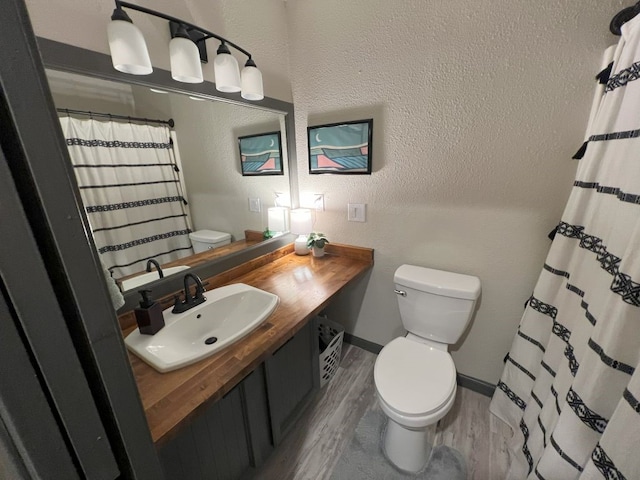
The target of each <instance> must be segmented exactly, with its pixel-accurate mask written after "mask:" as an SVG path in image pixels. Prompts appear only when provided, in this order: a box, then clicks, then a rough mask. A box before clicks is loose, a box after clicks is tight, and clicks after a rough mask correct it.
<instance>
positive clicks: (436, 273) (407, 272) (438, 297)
mask: <svg viewBox="0 0 640 480" xmlns="http://www.w3.org/2000/svg"><path fill="white" fill-rule="evenodd" d="M393 279H394V283H395V287H396V293H397V297H398V305H399V307H400V316H401V317H402V324H403V325H404V328H405V329H407V331H409V332H411V333H413V334H415V335H418V336H419V337H422V338H426V339H429V340H433V341H436V342H440V343H446V344H454V343H456V342H457V341H458V340H459V339H460V337H461V336H462V333H463V332H464V331H465V329H466V328H467V325H468V324H469V321H470V320H471V315H472V314H473V310H474V307H475V304H476V300H477V299H478V297H479V296H480V279H479V278H478V277H474V276H471V275H463V274H459V273H452V272H445V271H442V270H434V269H432V268H425V267H418V266H415V265H402V266H401V267H399V268H398V269H397V270H396V273H395V275H394V278H393Z"/></svg>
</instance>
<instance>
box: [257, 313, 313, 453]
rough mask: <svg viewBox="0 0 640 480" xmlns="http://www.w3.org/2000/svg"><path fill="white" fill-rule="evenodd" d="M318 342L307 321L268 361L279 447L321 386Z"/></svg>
mask: <svg viewBox="0 0 640 480" xmlns="http://www.w3.org/2000/svg"><path fill="white" fill-rule="evenodd" d="M317 352H318V340H317V336H316V335H315V328H314V322H313V321H311V322H308V323H307V324H306V325H305V326H304V327H303V328H302V330H300V331H299V332H298V333H297V334H296V335H295V336H294V337H293V338H291V339H290V340H289V341H288V342H287V343H285V344H284V345H283V346H282V347H280V349H278V350H277V351H276V352H275V353H274V354H273V356H272V357H271V358H269V359H267V361H266V362H265V369H266V374H267V392H268V396H269V409H270V412H271V427H272V431H273V440H274V443H275V444H276V445H278V444H279V443H280V440H281V439H282V437H283V436H284V435H285V434H286V433H287V431H288V430H289V428H291V427H292V426H293V424H294V423H295V421H296V420H297V419H298V416H299V414H300V413H301V411H302V409H303V408H304V406H305V404H306V400H307V399H308V398H309V397H310V396H311V394H312V393H313V392H314V391H315V390H316V387H317V384H318V379H317V378H316V377H318V375H319V374H318V355H317Z"/></svg>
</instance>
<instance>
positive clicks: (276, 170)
mask: <svg viewBox="0 0 640 480" xmlns="http://www.w3.org/2000/svg"><path fill="white" fill-rule="evenodd" d="M238 146H239V148H240V168H241V170H242V175H245V176H262V175H284V170H283V168H282V144H281V143H280V132H270V133H261V134H259V135H247V136H244V137H238Z"/></svg>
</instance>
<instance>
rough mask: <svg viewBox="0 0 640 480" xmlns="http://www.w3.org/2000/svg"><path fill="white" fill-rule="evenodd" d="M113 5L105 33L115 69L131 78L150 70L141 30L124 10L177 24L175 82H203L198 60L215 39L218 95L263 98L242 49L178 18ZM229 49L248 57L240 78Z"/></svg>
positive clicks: (123, 4) (118, 2) (172, 51)
mask: <svg viewBox="0 0 640 480" xmlns="http://www.w3.org/2000/svg"><path fill="white" fill-rule="evenodd" d="M115 3H116V8H115V10H114V12H113V15H112V17H111V22H110V24H109V27H108V29H107V31H108V37H109V49H110V51H111V59H112V61H113V66H114V68H115V69H116V70H119V71H121V72H125V73H131V74H134V75H147V74H149V73H151V72H152V70H153V68H152V66H151V60H150V59H149V53H148V51H147V46H146V44H145V41H144V37H143V36H142V33H141V32H140V30H139V29H138V28H137V27H136V26H135V25H133V23H132V22H131V19H130V18H129V16H128V15H127V14H126V13H125V12H124V10H122V8H123V7H125V8H130V9H132V10H137V11H138V12H142V13H146V14H148V15H153V16H154V17H159V18H163V19H165V20H169V22H171V23H173V24H174V27H175V24H177V29H176V30H175V31H173V30H172V37H173V39H172V40H171V42H170V44H169V50H170V56H171V76H172V78H173V79H174V80H177V81H180V82H186V83H199V82H202V81H203V78H202V66H201V65H200V61H199V60H198V59H200V60H201V61H204V62H206V61H207V51H206V47H205V43H204V42H205V41H206V40H208V39H210V38H215V39H216V40H218V41H220V42H221V43H220V47H219V48H218V55H216V58H215V60H214V73H215V80H216V88H217V89H218V90H219V91H221V92H227V93H235V92H241V96H242V98H244V99H246V100H253V101H257V100H262V99H263V98H264V93H263V85H262V74H261V73H260V70H258V68H257V67H256V64H255V62H254V61H253V59H252V58H251V54H250V53H249V52H248V51H246V50H245V49H243V48H242V47H240V46H238V45H236V44H235V43H233V42H230V41H229V40H227V39H226V38H224V37H221V36H220V35H216V34H215V33H213V32H210V31H209V30H206V29H204V28H202V27H198V26H197V25H194V24H192V23H189V22H185V21H184V20H180V19H179V18H176V17H172V16H170V15H166V14H164V13H161V12H158V11H155V10H151V9H149V8H146V7H141V6H138V5H134V4H132V3H129V2H123V1H121V0H115ZM229 47H233V48H234V49H235V50H237V51H239V52H241V53H243V54H244V55H246V56H247V58H248V60H247V62H246V63H245V68H244V69H243V70H242V79H241V77H240V70H239V68H238V61H237V60H236V59H235V57H234V56H233V55H231V51H230V50H229Z"/></svg>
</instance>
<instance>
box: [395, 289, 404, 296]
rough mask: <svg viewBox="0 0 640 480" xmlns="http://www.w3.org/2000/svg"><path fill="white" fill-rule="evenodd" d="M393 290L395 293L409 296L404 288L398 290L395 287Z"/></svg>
mask: <svg viewBox="0 0 640 480" xmlns="http://www.w3.org/2000/svg"><path fill="white" fill-rule="evenodd" d="M393 291H394V292H395V293H397V294H398V295H401V296H403V297H406V296H407V292H405V291H404V290H398V289H397V288H394V289H393Z"/></svg>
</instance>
